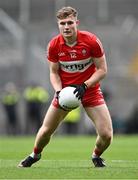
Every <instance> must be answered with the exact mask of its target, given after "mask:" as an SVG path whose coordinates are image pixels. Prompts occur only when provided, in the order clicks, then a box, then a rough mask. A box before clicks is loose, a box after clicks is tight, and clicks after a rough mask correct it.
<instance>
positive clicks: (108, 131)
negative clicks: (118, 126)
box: [85, 104, 113, 167]
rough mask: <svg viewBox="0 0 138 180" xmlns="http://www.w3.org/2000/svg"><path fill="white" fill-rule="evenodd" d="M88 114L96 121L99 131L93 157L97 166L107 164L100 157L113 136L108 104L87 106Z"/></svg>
mask: <svg viewBox="0 0 138 180" xmlns="http://www.w3.org/2000/svg"><path fill="white" fill-rule="evenodd" d="M85 110H86V112H87V114H88V116H89V117H90V119H91V120H92V121H93V122H94V124H95V128H96V131H97V139H96V144H95V148H94V150H93V154H92V158H93V163H94V165H95V166H96V167H103V166H105V164H104V162H103V160H102V159H101V158H100V156H101V154H102V153H103V152H104V151H105V150H106V149H107V147H108V146H109V145H110V143H111V141H112V137H113V129H112V121H111V117H110V113H109V111H108V108H107V106H106V104H102V105H99V106H95V107H86V108H85Z"/></svg>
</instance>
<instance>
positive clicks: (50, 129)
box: [18, 104, 68, 167]
mask: <svg viewBox="0 0 138 180" xmlns="http://www.w3.org/2000/svg"><path fill="white" fill-rule="evenodd" d="M67 113H68V112H67V111H64V110H62V109H59V108H56V107H54V106H53V105H52V104H51V105H50V107H49V109H48V111H47V113H46V116H45V118H44V121H43V124H42V126H41V127H40V129H39V131H38V133H37V136H36V139H35V143H34V150H33V152H32V154H31V155H29V156H28V157H27V158H26V159H25V160H23V161H21V162H20V164H19V165H18V166H19V167H30V166H31V165H32V164H33V163H35V162H37V161H38V160H39V159H40V158H41V152H42V150H43V148H44V147H45V146H46V145H47V144H48V142H49V141H50V137H51V135H52V134H53V133H54V131H55V130H56V128H57V127H58V125H59V124H60V122H61V121H62V120H63V119H64V117H65V116H66V115H67Z"/></svg>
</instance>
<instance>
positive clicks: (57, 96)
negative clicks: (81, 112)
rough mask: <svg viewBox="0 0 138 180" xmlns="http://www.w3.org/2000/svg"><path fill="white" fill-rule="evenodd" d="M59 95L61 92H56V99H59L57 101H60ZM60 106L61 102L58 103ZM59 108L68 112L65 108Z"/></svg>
mask: <svg viewBox="0 0 138 180" xmlns="http://www.w3.org/2000/svg"><path fill="white" fill-rule="evenodd" d="M59 93H60V91H56V99H57V101H58V100H59ZM58 105H59V102H58ZM59 108H60V109H62V110H64V111H67V110H66V109H64V108H63V107H61V106H60V105H59Z"/></svg>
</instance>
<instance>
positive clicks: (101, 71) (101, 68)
mask: <svg viewBox="0 0 138 180" xmlns="http://www.w3.org/2000/svg"><path fill="white" fill-rule="evenodd" d="M93 62H94V64H95V66H96V69H97V70H96V72H95V73H94V74H93V75H92V76H91V77H90V78H89V79H88V80H87V81H85V84H86V85H87V87H88V88H89V87H92V86H94V85H95V84H96V83H98V82H99V81H100V80H102V79H103V78H104V77H105V75H106V74H107V63H106V58H105V55H103V56H102V57H100V58H93Z"/></svg>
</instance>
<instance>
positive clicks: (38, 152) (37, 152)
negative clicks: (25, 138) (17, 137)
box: [34, 147, 42, 154]
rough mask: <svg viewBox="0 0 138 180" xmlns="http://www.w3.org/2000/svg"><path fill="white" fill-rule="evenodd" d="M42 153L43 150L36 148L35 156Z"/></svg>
mask: <svg viewBox="0 0 138 180" xmlns="http://www.w3.org/2000/svg"><path fill="white" fill-rule="evenodd" d="M41 152H42V149H39V148H37V147H34V154H40V153H41Z"/></svg>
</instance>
